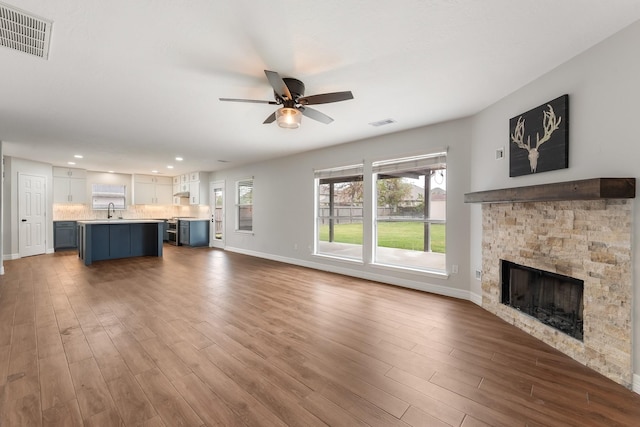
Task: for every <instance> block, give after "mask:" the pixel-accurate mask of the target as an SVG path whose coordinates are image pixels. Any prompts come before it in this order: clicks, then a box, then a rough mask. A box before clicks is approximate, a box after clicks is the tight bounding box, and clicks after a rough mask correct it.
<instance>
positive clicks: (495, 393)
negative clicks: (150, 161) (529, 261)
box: [0, 246, 640, 427]
mask: <svg viewBox="0 0 640 427" xmlns="http://www.w3.org/2000/svg"><path fill="white" fill-rule="evenodd" d="M5 270H6V274H5V275H4V276H1V277H0V425H2V426H30V425H33V426H40V425H44V426H74V425H83V424H84V425H87V426H111V425H114V426H121V425H125V426H167V427H173V426H202V425H206V426H283V425H292V426H321V425H331V426H385V427H386V426H463V427H477V426H506V427H513V426H531V427H534V426H637V425H640V396H639V395H637V394H635V393H633V392H631V391H629V390H626V389H625V388H623V387H621V386H619V385H617V384H615V383H613V382H611V381H609V380H607V379H606V378H604V377H603V376H601V375H599V374H597V373H595V372H593V371H591V370H589V369H587V368H585V367H583V366H581V365H580V364H578V363H577V362H574V361H572V360H571V359H569V358H568V357H566V356H564V355H562V354H560V353H559V352H557V351H555V350H553V349H552V348H550V347H548V346H547V345H545V344H542V343H541V342H540V341H538V340H536V339H534V338H532V337H530V336H528V335H526V334H525V333H523V332H521V331H519V330H518V329H516V328H514V327H512V326H510V325H508V324H506V323H504V322H503V321H501V320H499V319H498V318H497V317H495V316H493V315H491V314H489V313H488V312H486V311H484V310H482V309H481V308H479V307H477V306H475V305H473V304H471V303H469V302H467V301H460V300H455V299H451V298H446V297H440V296H436V295H431V294H427V293H422V292H417V291H411V290H407V289H402V288H397V287H393V286H386V285H381V284H377V283H373V282H368V281H365V280H359V279H354V278H349V277H343V276H339V275H335V274H330V273H325V272H319V271H314V270H309V269H304V268H300V267H296V266H291V265H287V264H280V263H276V262H271V261H267V260H262V259H257V258H251V257H247V256H243V255H238V254H233V253H226V252H224V251H220V250H215V249H208V248H204V249H192V248H186V247H173V246H166V247H165V254H164V257H163V258H153V257H149V258H133V259H125V260H116V261H103V262H97V263H95V264H93V265H92V266H89V267H85V266H84V265H83V264H82V263H81V261H79V260H78V258H77V255H76V254H75V253H73V252H66V253H56V254H53V255H44V256H36V257H31V258H24V259H20V260H14V261H7V262H5Z"/></svg>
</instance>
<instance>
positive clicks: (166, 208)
mask: <svg viewBox="0 0 640 427" xmlns="http://www.w3.org/2000/svg"><path fill="white" fill-rule="evenodd" d="M209 215H210V214H209V206H172V205H159V206H154V205H131V206H128V207H127V209H124V210H116V213H115V217H116V218H119V217H122V218H124V219H163V218H173V217H195V218H209ZM106 218H107V211H104V210H93V209H91V206H89V205H74V204H59V203H54V204H53V220H54V221H76V220H88V219H106Z"/></svg>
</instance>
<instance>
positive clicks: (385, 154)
mask: <svg viewBox="0 0 640 427" xmlns="http://www.w3.org/2000/svg"><path fill="white" fill-rule="evenodd" d="M282 132H291V131H289V130H284V129H283V130H282ZM469 137H470V135H469V120H458V121H452V122H448V123H442V124H439V125H436V126H430V127H426V128H420V129H414V130H410V131H406V132H400V133H394V134H389V135H385V136H381V137H377V138H372V139H367V140H362V141H356V142H352V143H348V144H343V145H338V146H334V147H331V148H326V149H322V150H317V151H311V152H307V153H303V154H299V155H295V156H290V157H285V158H280V159H276V160H272V161H268V162H262V163H258V164H254V165H248V166H243V167H239V168H236V169H231V170H226V171H221V172H217V173H213V174H212V175H213V176H212V177H211V180H212V181H213V180H225V181H226V193H227V199H226V242H225V243H226V247H227V249H231V250H236V251H240V252H244V253H249V254H252V255H257V256H263V257H266V258H271V259H277V260H282V261H286V262H290V263H294V264H300V265H306V266H311V267H315V268H320V269H325V270H329V271H334V272H340V273H344V274H349V275H353V276H357V277H364V278H369V279H373V280H379V281H382V282H387V283H392V284H397V285H401V286H407V287H412V288H418V289H424V290H430V291H433V292H439V293H442V294H445V295H451V296H456V297H459V298H467V299H468V298H470V296H469V292H468V288H469V285H468V280H467V278H468V276H469V272H468V269H467V266H468V265H469V245H468V236H469V206H467V205H465V204H464V203H463V193H464V192H466V191H468V182H469V156H468V152H469V146H468V144H469ZM299 143H300V144H304V140H301V141H300V142H299ZM443 147H449V152H448V157H447V197H448V203H449V204H448V206H447V213H448V218H447V234H446V236H447V266H448V268H449V269H450V268H451V265H453V264H456V265H459V274H456V275H451V276H449V277H448V278H442V277H436V276H434V275H426V274H424V273H422V274H421V273H408V272H401V271H396V270H394V271H390V270H388V269H382V268H380V267H375V266H372V265H370V264H368V263H364V264H362V263H352V262H344V261H335V260H330V259H327V258H326V257H318V256H313V255H311V248H312V247H313V244H314V233H313V230H314V196H313V195H314V176H313V170H314V169H322V168H328V167H335V166H344V165H350V164H355V163H360V162H363V161H364V164H365V181H364V185H365V189H369V190H370V189H371V185H372V182H371V181H372V179H371V173H370V172H371V162H372V161H375V160H382V159H390V158H396V157H404V156H409V155H416V154H421V153H428V152H430V151H434V150H436V149H441V148H443ZM251 176H253V177H254V178H255V181H254V234H253V235H247V234H243V233H237V232H235V231H234V228H235V221H234V209H233V204H234V194H235V181H237V180H238V179H243V178H247V177H251ZM368 193H369V192H368V191H367V192H365V194H367V195H368ZM371 206H372V203H371V200H370V199H365V215H366V216H368V218H371V214H372V208H371ZM365 230H366V227H365ZM371 238H372V236H371V233H367V232H366V231H365V235H364V239H365V241H371ZM296 248H297V249H296Z"/></svg>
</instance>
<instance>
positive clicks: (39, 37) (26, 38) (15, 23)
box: [0, 3, 53, 59]
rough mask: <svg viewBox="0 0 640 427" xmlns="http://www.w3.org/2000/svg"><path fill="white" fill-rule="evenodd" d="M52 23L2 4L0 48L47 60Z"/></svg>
mask: <svg viewBox="0 0 640 427" xmlns="http://www.w3.org/2000/svg"><path fill="white" fill-rule="evenodd" d="M52 25H53V22H52V21H49V20H46V19H43V18H39V17H37V16H35V15H30V14H28V13H26V12H24V11H22V10H20V9H17V8H15V7H13V6H9V5H6V4H3V3H0V46H6V47H8V48H10V49H14V50H19V51H20V52H25V53H28V54H30V55H35V56H37V57H40V58H44V59H47V58H48V57H49V39H50V37H51V26H52Z"/></svg>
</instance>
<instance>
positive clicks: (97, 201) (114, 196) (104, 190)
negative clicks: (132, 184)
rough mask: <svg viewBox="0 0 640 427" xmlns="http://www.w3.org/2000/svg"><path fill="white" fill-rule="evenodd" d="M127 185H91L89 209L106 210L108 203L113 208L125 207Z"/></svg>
mask: <svg viewBox="0 0 640 427" xmlns="http://www.w3.org/2000/svg"><path fill="white" fill-rule="evenodd" d="M126 199H127V186H126V185H116V184H92V185H91V209H95V210H107V209H108V207H109V203H113V205H114V206H115V207H114V209H126V203H125V202H126Z"/></svg>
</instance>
